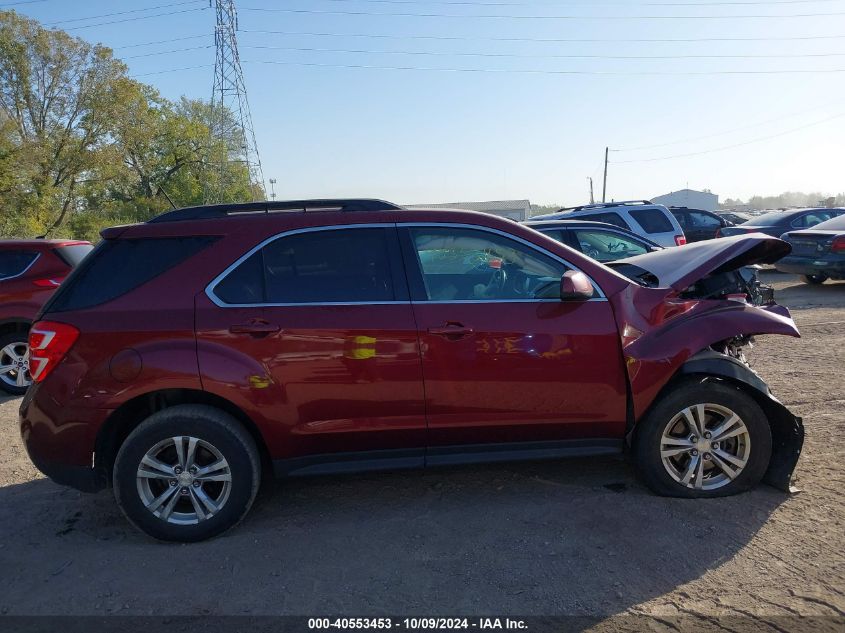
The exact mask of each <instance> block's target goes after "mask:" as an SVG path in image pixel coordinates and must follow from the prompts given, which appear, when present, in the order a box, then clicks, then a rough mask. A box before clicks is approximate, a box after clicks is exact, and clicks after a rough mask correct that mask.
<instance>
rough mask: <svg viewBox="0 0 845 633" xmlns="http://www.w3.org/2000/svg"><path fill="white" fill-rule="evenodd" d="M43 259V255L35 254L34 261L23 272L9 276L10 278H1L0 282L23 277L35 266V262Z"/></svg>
mask: <svg viewBox="0 0 845 633" xmlns="http://www.w3.org/2000/svg"><path fill="white" fill-rule="evenodd" d="M39 257H41V253H35V257H33V258H32V261H31V262H29V263H28V264H27V265H26V268H24V269H23V270H22V271H20V272H19V273H18V274H17V275H9V276H8V277H0V281H8V280H9V279H17V278H18V277H23V276H24V275H25V274H26V273H27V271H28V270H29V269H30V268H32V267H33V266H34V265H35V262H37V261H38V258H39Z"/></svg>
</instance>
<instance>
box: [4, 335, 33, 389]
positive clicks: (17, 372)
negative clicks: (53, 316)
mask: <svg viewBox="0 0 845 633" xmlns="http://www.w3.org/2000/svg"><path fill="white" fill-rule="evenodd" d="M18 363H23V364H22V365H18ZM0 367H3V368H4V369H7V371H5V372H3V373H0V389H2V390H3V391H5V392H6V393H8V394H11V395H13V396H22V395H23V394H24V393H26V390H27V389H28V388H29V385H31V384H32V377H31V376H30V374H29V334H28V333H27V332H26V331H20V332H11V333H9V334H6V335H5V336H2V337H0ZM21 383H23V384H21Z"/></svg>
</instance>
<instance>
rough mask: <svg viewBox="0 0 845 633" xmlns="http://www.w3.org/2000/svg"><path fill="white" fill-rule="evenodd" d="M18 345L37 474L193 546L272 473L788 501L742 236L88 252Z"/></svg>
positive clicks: (228, 216) (312, 229)
mask: <svg viewBox="0 0 845 633" xmlns="http://www.w3.org/2000/svg"><path fill="white" fill-rule="evenodd" d="M103 237H104V240H103V241H102V242H101V243H100V245H99V246H97V248H96V250H95V251H94V252H93V253H92V254H91V255H90V256H89V257H88V258H86V260H85V261H84V262H83V263H82V265H81V266H80V267H79V268H77V269H76V271H74V273H73V274H72V275H71V276H70V277H69V278H68V280H67V281H66V282H65V283H64V284H63V285H62V287H61V288H60V289H59V291H58V292H57V293H56V294H55V295H54V296H53V298H52V300H51V301H50V302H49V303H48V305H46V306H45V308H44V310H43V313H42V314H41V316H40V317H39V318H40V320H39V322H38V323H36V324H35V326H34V327H33V328H32V333H31V337H30V347H31V349H32V351H31V355H32V357H31V363H32V365H31V366H32V375H33V378H34V381H35V384H34V385H33V386H32V388H31V389H30V390H29V391H28V392H27V395H26V397H25V398H24V400H23V403H22V405H21V434H22V436H23V439H24V442H25V444H26V447H27V450H28V451H29V455H30V457H31V459H32V461H33V462H34V463H35V465H36V466H37V467H38V468H39V469H40V470H42V471H43V472H44V473H45V474H47V475H48V476H49V477H51V478H52V479H54V480H55V481H56V482H59V483H62V484H68V485H71V486H74V487H77V488H79V489H82V490H97V489H100V488H103V487H106V486H108V485H112V486H113V487H114V493H115V497H116V500H117V503H118V504H119V506H120V507H121V508H122V509H123V511H124V513H125V514H126V516H127V517H128V518H129V519H130V521H132V522H133V523H134V524H135V525H136V526H138V527H139V528H140V529H142V530H143V531H145V532H146V533H148V534H150V535H152V536H154V537H156V538H159V539H164V540H181V541H195V540H200V539H204V538H208V537H210V536H213V535H216V534H219V533H220V532H222V531H223V530H225V529H227V528H229V527H231V526H232V525H234V524H236V523H237V522H238V521H240V519H241V518H243V516H244V515H245V514H246V512H247V511H248V509H249V507H250V505H251V504H252V502H253V499H254V497H255V494H256V491H257V490H258V486H259V481H260V478H261V475H262V472H273V473H275V474H276V475H277V476H287V475H311V474H318V473H345V472H350V471H358V470H371V469H396V468H415V467H421V466H436V465H441V464H457V463H466V462H481V461H499V460H513V459H524V458H560V457H565V456H572V455H578V456H581V455H604V454H610V453H619V452H622V451H623V450H625V449H626V447H630V451H631V453H632V455H633V457H634V459H635V461H636V464H637V467H638V470H639V472H640V473H641V475H642V478H643V479H644V481H645V483H646V484H647V485H648V486H649V487H651V488H652V489H653V490H655V491H656V492H657V493H659V494H664V495H674V496H679V497H714V496H722V495H727V494H732V493H735V492H739V491H741V490H746V489H748V488H749V487H751V486H753V485H755V484H756V483H757V482H758V481H760V480H761V479H765V480H766V481H768V482H770V483H772V484H774V485H776V486H779V487H781V488H788V486H789V481H790V476H791V473H792V471H793V469H794V467H795V464H796V462H797V459H798V455H799V453H800V450H801V445H802V442H803V426H802V424H801V420H800V418H796V417H795V416H794V415H792V414H791V413H790V412H789V411H788V410H787V409H786V408H785V407H784V406H783V405H782V404H780V403H779V402H778V401H777V400H776V399H775V398H774V397H773V396H772V395H771V393H770V392H769V389H768V387H767V386H766V384H765V383H764V382H763V381H762V380H761V379H760V378H759V377H758V376H757V374H755V373H754V372H753V371H752V370H751V369H749V368H748V366H747V365H746V363H745V362H744V357H743V355H742V348H743V346H744V345H745V344H747V343H748V342H749V339H750V336H751V335H752V334H761V333H775V334H787V335H791V336H798V331H797V330H796V328H795V325H794V323H793V322H792V319H791V318H790V317H789V313H788V311H787V310H786V309H785V308H783V307H780V306H778V305H776V304H773V303H771V304H767V305H763V306H754V305H751V304H750V303H748V301H747V288H746V287H745V286H744V283H745V282H744V281H743V277H742V276H741V275H738V274H737V273H736V270H737V269H739V268H740V267H742V266H746V265H749V264H752V263H755V262H770V261H774V260H776V259H778V258H779V257H781V256H782V255H784V254H785V253H787V252H788V251H789V246H788V245H787V244H785V243H784V242H782V241H780V240H778V239H776V238H771V237H767V236H763V235H751V236H739V237H736V238H727V239H723V240H715V241H709V242H702V243H699V244H693V245H691V246H686V247H684V248H683V249H667V250H662V251H658V252H654V253H648V254H644V255H639V256H636V257H631V258H628V259H625V260H619V261H617V262H614V263H613V264H612V266H613V267H612V268H610V267H606V266H604V265H602V264H600V263H598V262H596V261H593V260H591V259H589V258H588V257H586V256H584V255H582V254H581V253H578V252H576V251H574V250H573V249H571V248H569V247H567V246H565V245H563V244H561V243H559V242H557V241H555V240H553V239H552V238H550V237H547V236H545V235H543V234H541V233H538V232H536V231H534V230H532V229H530V228H528V227H526V226H521V225H519V224H516V223H514V222H510V221H508V220H505V219H501V218H497V217H494V216H490V215H484V214H480V213H474V212H469V211H466V212H464V211H443V210H438V211H436V210H430V211H426V210H405V209H402V208H400V207H397V206H395V205H392V204H390V203H385V202H381V201H377V200H319V201H304V202H272V203H252V204H244V205H229V206H225V205H223V206H211V207H197V208H191V209H182V210H177V211H172V212H169V213H166V214H164V215H161V216H159V217H157V218H155V219H153V220H151V221H149V222H147V223H145V224H137V225H132V226H122V227H116V228H112V229H108V230H106V231H104V232H103Z"/></svg>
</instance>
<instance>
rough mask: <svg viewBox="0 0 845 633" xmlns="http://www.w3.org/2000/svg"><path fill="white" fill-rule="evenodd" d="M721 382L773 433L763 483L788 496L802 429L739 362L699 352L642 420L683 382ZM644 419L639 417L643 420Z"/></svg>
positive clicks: (708, 351) (797, 419) (799, 421)
mask: <svg viewBox="0 0 845 633" xmlns="http://www.w3.org/2000/svg"><path fill="white" fill-rule="evenodd" d="M696 378H700V379H702V380H720V381H724V382H727V383H730V384H733V385H734V386H736V387H737V388H739V389H741V390H742V391H743V392H744V393H746V394H747V395H749V396H751V397H752V398H753V399H754V400H755V401H756V403H757V404H758V405H759V406H760V408H761V409H762V410H763V413H764V414H765V416H766V419H767V421H768V422H769V427H770V428H771V431H772V455H771V458H770V459H769V467H768V469H767V470H766V474H765V475H764V476H763V481H764V482H765V483H767V484H769V485H771V486H773V487H775V488H777V489H779V490H783V491H785V492H789V491H790V490H791V486H792V473H793V471H794V470H795V465H796V464H797V463H798V458H799V457H800V455H801V448H802V446H803V444H804V425H803V421H802V419H801V418H800V417H798V416H796V415H794V414H793V413H792V412H791V411H789V409H787V408H786V407H785V406H784V405H783V403H781V402H780V401H779V400H778V399H777V398H775V396H774V395H773V394H772V392H771V389H769V386H768V385H767V384H766V383H765V382H764V381H763V379H762V378H760V376H759V375H757V373H756V372H754V370H752V369H751V368H750V367H748V366H747V365H746V364H744V363H742V362H741V361H739V360H737V359H735V358H733V357H731V356H727V355H726V354H721V353H719V352H716V351H714V350H712V349H706V350H702V351H700V352H699V353H697V354H695V355H693V356H692V357H690V358H689V359H688V360H687V361H686V362H685V363H683V364H682V365H681V366H680V367H679V368H678V370H677V371H676V372H675V374H674V375H673V376H672V378H671V379H670V380H669V381H668V382H667V383H666V385H664V387H663V388H662V389H661V390H660V392H659V393H658V394H657V397H655V398H654V400H652V402H651V403H650V405H649V407H648V409H646V411H645V412H644V413H643V416H645V415H646V414H647V413H648V412H649V411H650V410H651V409H652V408H653V407H654V406H655V404H656V403H657V402H659V401H660V400H661V399H662V398H663V396H665V395H666V393H667V392H669V391H671V390H672V389H674V388H677V386H678V384H679V383H680V382H683V381H685V380H694V379H696ZM643 416H640V419H642V417H643ZM636 430H637V424H636V423H632V424H631V428H630V429H629V439H632V438H633V436H634V435H635V434H636Z"/></svg>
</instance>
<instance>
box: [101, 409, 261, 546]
mask: <svg viewBox="0 0 845 633" xmlns="http://www.w3.org/2000/svg"><path fill="white" fill-rule="evenodd" d="M112 479H113V484H114V495H115V499H116V500H117V504H118V506H119V507H120V509H121V510H123V513H124V514H125V515H126V517H127V518H128V519H129V521H130V522H132V524H133V525H135V526H136V527H137V528H139V529H140V530H141V531H143V532H145V533H146V534H148V535H150V536H152V537H153V538H156V539H159V540H162V541H181V542H194V541H202V540H205V539H208V538H211V537H214V536H217V535H219V534H221V533H223V532H225V531H226V530H228V529H229V528H231V527H233V526H234V525H236V524H237V523H239V522H240V521H241V519H243V517H244V516H245V515H246V513H247V512H248V511H249V509H250V507H251V506H252V503H253V501H254V500H255V495H256V493H257V492H258V486H259V483H260V480H261V472H260V460H259V457H258V450H257V448H256V446H255V442H254V441H253V439H252V437H251V436H250V434H249V433H248V432H247V431H246V430H245V429H244V428H243V426H242V425H241V424H240V423H239V422H238V421H237V420H236V419H235V418H233V417H232V416H231V415H229V414H227V413H225V412H223V411H220V410H219V409H215V408H214V407H210V406H206V405H178V406H174V407H171V408H168V409H164V410H162V411H159V412H157V413H154V414H153V415H151V416H150V417H149V418H147V419H146V420H144V421H143V422H142V423H141V424H140V425H138V427H137V428H136V429H135V430H134V431H132V433H130V434H129V437H127V438H126V441H125V442H124V443H123V445H122V446H121V447H120V450H119V451H118V454H117V459H116V460H115V466H114V472H113V475H112Z"/></svg>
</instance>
